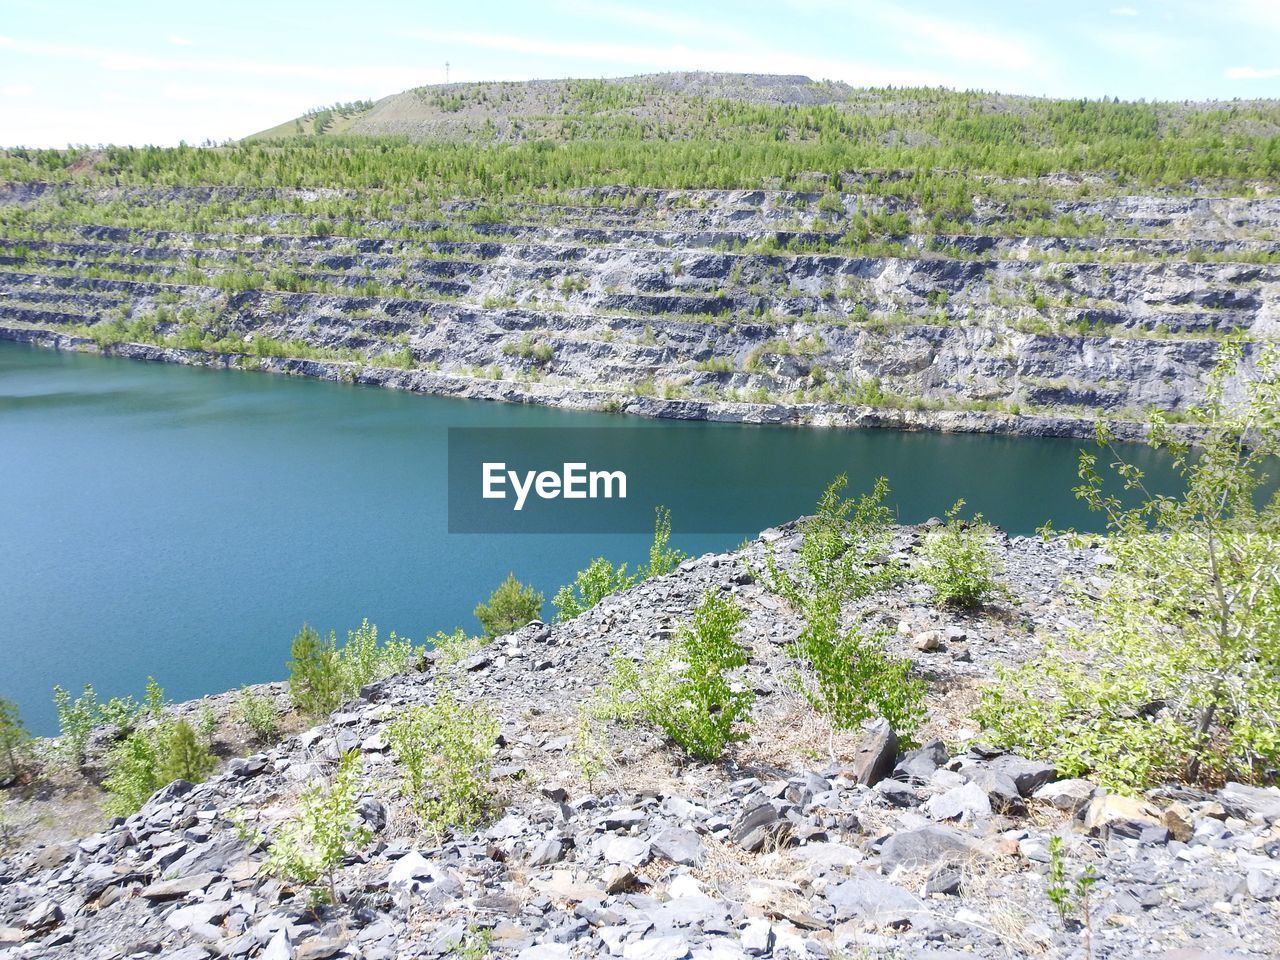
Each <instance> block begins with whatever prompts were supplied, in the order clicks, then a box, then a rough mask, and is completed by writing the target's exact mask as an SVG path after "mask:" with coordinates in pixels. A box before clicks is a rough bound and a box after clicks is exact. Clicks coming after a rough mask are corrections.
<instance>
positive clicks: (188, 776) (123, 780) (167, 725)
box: [103, 720, 217, 817]
mask: <svg viewBox="0 0 1280 960" xmlns="http://www.w3.org/2000/svg"><path fill="white" fill-rule="evenodd" d="M216 764H217V760H216V759H215V758H214V756H213V754H211V753H210V752H209V749H208V748H207V747H206V746H204V745H203V744H202V743H201V742H200V740H199V739H198V737H197V736H196V731H195V728H193V727H192V726H191V724H189V723H188V722H187V721H186V720H177V721H160V722H158V723H154V724H152V725H150V726H145V727H139V728H138V729H135V730H134V731H133V732H131V733H130V734H129V735H128V736H127V737H125V738H124V739H123V740H121V741H120V742H119V743H117V744H116V745H115V746H114V747H112V748H111V752H110V754H108V758H107V764H106V766H107V770H108V774H107V777H106V779H105V780H104V781H103V786H104V787H105V788H106V790H107V800H106V804H105V807H106V810H107V812H108V813H110V814H111V815H112V816H117V817H127V816H129V815H130V814H133V813H136V812H137V811H138V810H139V809H140V808H141V807H142V805H143V804H144V803H146V802H147V800H148V798H150V796H151V795H152V794H153V793H155V792H156V791H157V790H159V789H160V788H161V787H163V786H165V785H166V784H169V783H172V782H173V781H174V780H188V781H190V782H191V783H199V782H200V781H201V780H203V779H205V777H207V776H208V775H209V774H210V773H211V772H212V771H213V768H214V766H215V765H216Z"/></svg>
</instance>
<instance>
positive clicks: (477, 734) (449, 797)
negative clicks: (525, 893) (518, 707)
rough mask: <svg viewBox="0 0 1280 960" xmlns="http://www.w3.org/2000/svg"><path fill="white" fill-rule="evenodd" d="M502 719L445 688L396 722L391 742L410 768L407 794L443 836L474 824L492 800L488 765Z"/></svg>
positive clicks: (398, 758) (423, 818)
mask: <svg viewBox="0 0 1280 960" xmlns="http://www.w3.org/2000/svg"><path fill="white" fill-rule="evenodd" d="M497 737H498V722H497V720H496V719H494V717H493V715H492V714H491V713H489V711H488V710H487V709H485V708H484V707H483V706H479V705H470V706H467V705H463V704H462V703H460V702H459V701H458V699H457V697H456V696H455V695H454V694H453V693H452V692H451V691H449V690H444V689H441V690H439V691H438V692H437V694H436V700H435V703H433V704H431V705H430V706H424V705H419V706H416V707H413V708H411V709H410V710H409V711H408V712H406V713H405V714H404V716H402V717H401V718H400V719H399V720H397V721H396V722H395V723H393V724H392V725H391V729H390V731H389V737H388V739H389V741H390V744H391V750H392V752H393V753H394V755H395V758H396V761H397V762H398V763H400V764H401V765H402V766H403V767H404V770H405V793H406V795H407V797H408V799H409V804H410V806H411V807H412V809H413V811H414V813H415V814H416V815H417V816H418V818H419V820H420V821H421V822H422V824H423V825H424V826H426V827H427V828H428V829H430V830H431V831H433V832H434V833H436V834H437V835H441V836H442V835H443V834H444V833H445V832H446V831H448V830H450V829H463V830H466V829H470V828H471V827H473V826H475V825H476V824H477V823H479V822H480V820H481V819H482V818H483V817H484V814H485V812H486V811H487V809H488V808H489V805H490V802H491V799H492V798H491V794H490V789H489V768H490V765H491V763H492V761H493V752H494V743H495V741H496V740H497Z"/></svg>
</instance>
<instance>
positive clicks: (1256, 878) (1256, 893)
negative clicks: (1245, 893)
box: [1245, 870, 1280, 900]
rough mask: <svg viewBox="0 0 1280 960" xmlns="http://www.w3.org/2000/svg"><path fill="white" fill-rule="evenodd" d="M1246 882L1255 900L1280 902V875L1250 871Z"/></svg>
mask: <svg viewBox="0 0 1280 960" xmlns="http://www.w3.org/2000/svg"><path fill="white" fill-rule="evenodd" d="M1245 882H1246V885H1247V888H1248V890H1249V896H1251V897H1253V898H1254V899H1255V900H1280V873H1276V872H1274V871H1269V870H1250V871H1249V873H1248V876H1247V878H1246V881H1245Z"/></svg>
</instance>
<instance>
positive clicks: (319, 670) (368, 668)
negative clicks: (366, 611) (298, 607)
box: [289, 620, 421, 717]
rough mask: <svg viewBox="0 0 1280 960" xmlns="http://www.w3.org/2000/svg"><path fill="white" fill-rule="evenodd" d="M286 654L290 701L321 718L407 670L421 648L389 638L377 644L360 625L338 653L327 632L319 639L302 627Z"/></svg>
mask: <svg viewBox="0 0 1280 960" xmlns="http://www.w3.org/2000/svg"><path fill="white" fill-rule="evenodd" d="M290 653H291V659H290V660H289V696H290V697H291V698H292V700H293V702H294V705H295V706H296V707H297V708H298V710H299V711H301V712H302V713H304V714H306V715H307V716H310V717H320V716H324V715H325V714H328V713H331V712H332V711H333V710H335V709H336V708H337V707H339V706H340V705H341V704H343V703H345V702H346V701H347V700H350V699H352V698H353V697H356V696H358V695H359V693H360V689H361V688H362V687H364V686H365V685H366V684H368V683H372V682H373V681H375V680H380V679H382V678H383V677H388V676H390V675H391V674H393V673H399V672H401V671H403V670H405V669H407V668H408V666H409V663H410V662H411V661H412V660H413V658H414V657H415V656H418V655H420V653H421V648H417V647H414V645H413V643H412V642H411V641H409V640H408V639H402V638H400V637H397V636H396V635H395V633H394V632H392V633H391V635H390V636H389V637H388V638H387V641H386V642H385V643H383V644H379V642H378V628H377V626H376V625H374V624H371V623H369V621H368V620H362V621H361V622H360V626H359V628H358V629H356V630H348V631H347V642H346V643H345V644H343V645H342V647H339V646H338V645H337V639H336V637H335V636H334V633H333V631H332V630H330V631H329V636H328V637H327V638H325V639H321V637H320V634H318V633H317V632H316V631H315V630H314V629H312V628H311V627H310V626H308V625H306V624H304V625H303V627H302V629H301V630H300V631H299V632H298V634H297V636H295V637H294V638H293V644H292V646H291V648H290Z"/></svg>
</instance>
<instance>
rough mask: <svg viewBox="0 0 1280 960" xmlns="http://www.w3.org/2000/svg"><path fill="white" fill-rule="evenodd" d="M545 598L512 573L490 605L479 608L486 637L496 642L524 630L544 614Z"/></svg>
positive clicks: (484, 604)
mask: <svg viewBox="0 0 1280 960" xmlns="http://www.w3.org/2000/svg"><path fill="white" fill-rule="evenodd" d="M542 601H543V596H542V594H540V593H538V592H536V591H535V590H534V589H533V587H531V586H526V585H525V584H523V583H521V582H520V581H519V580H517V579H516V578H515V576H514V575H513V574H510V573H508V574H507V579H505V580H503V581H502V583H501V584H499V585H498V589H496V590H494V591H493V593H492V594H490V596H489V602H488V603H480V604H477V605H476V610H475V615H476V619H477V620H479V621H480V626H482V627H484V632H485V636H487V637H489V638H490V639H493V638H494V637H500V636H502V635H503V634H506V633H510V632H511V631H512V630H517V629H519V628H520V627H523V626H524V625H525V624H526V623H528V622H529V621H530V620H536V619H537V618H538V616H539V615H540V614H541V613H542Z"/></svg>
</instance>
